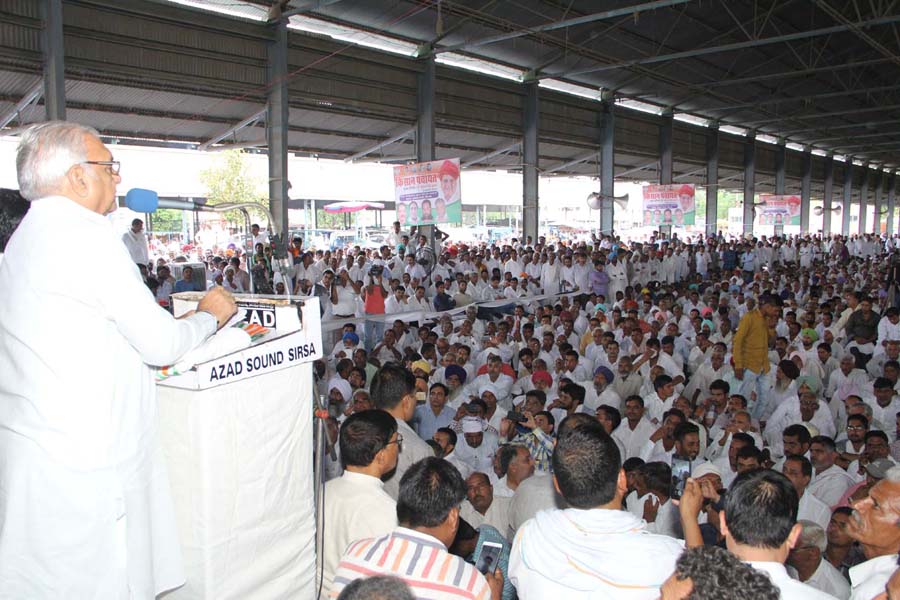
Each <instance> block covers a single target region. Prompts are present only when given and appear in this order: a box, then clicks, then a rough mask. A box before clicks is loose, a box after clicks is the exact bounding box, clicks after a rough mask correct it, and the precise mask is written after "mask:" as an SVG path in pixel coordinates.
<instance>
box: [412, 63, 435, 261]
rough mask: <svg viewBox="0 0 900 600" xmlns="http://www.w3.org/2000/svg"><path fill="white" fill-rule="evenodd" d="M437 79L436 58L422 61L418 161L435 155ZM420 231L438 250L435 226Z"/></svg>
mask: <svg viewBox="0 0 900 600" xmlns="http://www.w3.org/2000/svg"><path fill="white" fill-rule="evenodd" d="M436 79H437V67H436V65H435V62H434V56H433V55H432V56H428V57H427V58H424V59H422V72H421V73H419V74H418V76H417V78H416V113H417V114H416V161H417V162H428V161H432V160H434V159H435V155H434V143H435V135H434V88H435V80H436ZM418 231H419V232H420V233H422V234H425V235H426V236H428V240H429V241H430V242H431V246H432V248H434V249H435V250H437V249H438V248H440V244H439V243H438V241H437V240H436V239H435V237H437V236H435V235H434V225H422V226H420V227H419V229H418Z"/></svg>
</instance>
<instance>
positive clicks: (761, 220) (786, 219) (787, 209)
mask: <svg viewBox="0 0 900 600" xmlns="http://www.w3.org/2000/svg"><path fill="white" fill-rule="evenodd" d="M755 209H756V224H757V225H774V226H777V225H797V226H798V227H799V226H800V196H774V195H770V194H760V196H759V204H757V205H756V207H755Z"/></svg>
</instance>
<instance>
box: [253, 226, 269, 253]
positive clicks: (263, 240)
mask: <svg viewBox="0 0 900 600" xmlns="http://www.w3.org/2000/svg"><path fill="white" fill-rule="evenodd" d="M250 233H251V234H252V235H253V247H254V248H256V245H257V244H262V245H263V246H268V245H269V234H268V233H266V232H265V231H262V232H261V231H260V229H259V225H257V224H256V223H254V224H253V225H251V226H250Z"/></svg>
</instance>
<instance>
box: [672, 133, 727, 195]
mask: <svg viewBox="0 0 900 600" xmlns="http://www.w3.org/2000/svg"><path fill="white" fill-rule="evenodd" d="M716 129H717V130H718V127H716ZM706 170H707V167H706V166H702V167H700V168H699V169H694V170H693V171H688V172H687V173H682V174H681V175H676V176H675V177H673V178H672V181H673V182H674V181H681V180H682V179H688V178H689V177H693V176H694V175H699V174H700V173H705V172H706Z"/></svg>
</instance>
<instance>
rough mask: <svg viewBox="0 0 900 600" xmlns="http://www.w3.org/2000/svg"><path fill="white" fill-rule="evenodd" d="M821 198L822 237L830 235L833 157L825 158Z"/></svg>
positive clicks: (830, 155)
mask: <svg viewBox="0 0 900 600" xmlns="http://www.w3.org/2000/svg"><path fill="white" fill-rule="evenodd" d="M823 180H824V181H823V188H824V189H823V197H822V236H823V237H824V236H829V235H831V208H832V201H831V200H832V197H833V196H834V155H832V154H829V155H828V156H826V157H825V173H824V177H823Z"/></svg>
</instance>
